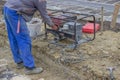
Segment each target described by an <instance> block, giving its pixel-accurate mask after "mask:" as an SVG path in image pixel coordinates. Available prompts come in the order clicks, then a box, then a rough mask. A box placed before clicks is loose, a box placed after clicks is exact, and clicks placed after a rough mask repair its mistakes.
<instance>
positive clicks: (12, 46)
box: [4, 8, 22, 63]
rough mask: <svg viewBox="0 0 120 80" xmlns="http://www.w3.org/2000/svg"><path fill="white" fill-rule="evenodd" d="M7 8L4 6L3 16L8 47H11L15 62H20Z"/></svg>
mask: <svg viewBox="0 0 120 80" xmlns="http://www.w3.org/2000/svg"><path fill="white" fill-rule="evenodd" d="M6 11H7V9H6V8H4V18H5V22H6V28H7V32H8V38H9V43H10V47H11V51H12V54H13V58H14V61H15V63H21V62H22V59H21V57H20V53H19V49H18V46H17V41H16V39H15V36H14V35H13V32H12V29H11V26H10V24H9V22H8V16H7V15H8V14H7V13H6Z"/></svg>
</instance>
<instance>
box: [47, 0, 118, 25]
mask: <svg viewBox="0 0 120 80" xmlns="http://www.w3.org/2000/svg"><path fill="white" fill-rule="evenodd" d="M118 2H120V1H119V0H107V1H106V0H84V1H83V0H74V1H73V0H64V1H63V0H49V1H48V6H49V8H50V7H51V6H56V7H59V8H61V9H62V10H64V9H67V11H79V12H81V13H87V14H94V15H95V16H96V17H97V18H100V15H101V7H104V16H105V17H104V21H111V20H112V13H113V11H114V4H115V3H118ZM119 14H120V11H119ZM117 22H118V23H120V22H119V18H118V20H117Z"/></svg>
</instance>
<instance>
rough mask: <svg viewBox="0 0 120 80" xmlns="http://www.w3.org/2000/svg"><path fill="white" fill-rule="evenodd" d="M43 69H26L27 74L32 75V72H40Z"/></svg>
mask: <svg viewBox="0 0 120 80" xmlns="http://www.w3.org/2000/svg"><path fill="white" fill-rule="evenodd" d="M42 71H43V68H41V67H40V68H33V69H28V68H26V69H25V74H26V75H31V74H39V73H41V72H42Z"/></svg>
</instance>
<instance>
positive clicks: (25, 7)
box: [5, 0, 36, 15]
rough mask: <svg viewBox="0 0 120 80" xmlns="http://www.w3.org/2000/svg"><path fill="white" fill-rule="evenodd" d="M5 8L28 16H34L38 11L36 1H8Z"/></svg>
mask: <svg viewBox="0 0 120 80" xmlns="http://www.w3.org/2000/svg"><path fill="white" fill-rule="evenodd" d="M5 6H6V7H8V8H10V9H13V10H16V11H20V12H23V13H26V14H28V15H31V14H34V12H35V11H36V8H35V5H34V0H7V2H6V4H5Z"/></svg>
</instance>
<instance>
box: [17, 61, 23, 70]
mask: <svg viewBox="0 0 120 80" xmlns="http://www.w3.org/2000/svg"><path fill="white" fill-rule="evenodd" d="M16 68H17V69H22V68H24V64H23V62H21V63H17V67H16Z"/></svg>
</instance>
